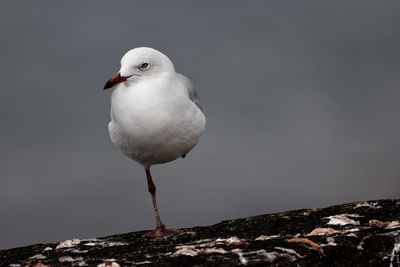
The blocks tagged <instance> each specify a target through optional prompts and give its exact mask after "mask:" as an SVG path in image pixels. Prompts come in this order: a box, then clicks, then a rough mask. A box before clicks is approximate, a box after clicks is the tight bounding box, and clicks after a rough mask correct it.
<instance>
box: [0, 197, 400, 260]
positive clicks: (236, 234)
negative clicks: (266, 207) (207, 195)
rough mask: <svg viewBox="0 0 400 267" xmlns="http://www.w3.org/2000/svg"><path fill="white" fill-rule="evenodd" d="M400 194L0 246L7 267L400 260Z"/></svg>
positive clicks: (0, 254)
mask: <svg viewBox="0 0 400 267" xmlns="http://www.w3.org/2000/svg"><path fill="white" fill-rule="evenodd" d="M398 220H400V200H377V201H367V202H358V203H351V204H344V205H339V206H333V207H329V208H323V209H304V210H297V211H288V212H282V213H276V214H267V215H260V216H255V217H249V218H243V219H236V220H228V221H223V222H221V223H218V224H215V225H212V226H207V227H194V228H188V229H182V232H181V233H179V234H176V235H173V236H169V237H164V238H158V239H152V238H148V237H143V234H144V233H145V232H134V233H128V234H121V235H114V236H108V237H102V238H94V239H83V240H79V239H71V240H66V241H63V242H60V243H57V244H37V245H33V246H28V247H22V248H14V249H8V250H3V251H0V262H1V264H0V266H13V267H17V266H35V267H39V266H42V267H43V266H101V267H102V266H110V267H111V266H112V267H118V266H237V265H247V266H388V267H389V266H393V267H400V224H399V222H398Z"/></svg>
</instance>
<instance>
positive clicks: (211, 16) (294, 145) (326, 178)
mask: <svg viewBox="0 0 400 267" xmlns="http://www.w3.org/2000/svg"><path fill="white" fill-rule="evenodd" d="M399 12H400V2H398V1H385V3H382V2H378V1H350V2H349V1H335V2H320V1H295V2H293V1H274V2H272V1H268V2H265V1H251V2H246V1H236V2H233V1H218V2H215V1H201V2H200V1H168V2H167V1H164V2H157V1H145V2H144V1H141V2H140V1H135V2H133V1H113V2H109V1H98V0H96V1H94V0H93V1H84V2H73V3H72V2H59V1H58V2H54V1H35V2H33V1H24V2H23V1H3V2H2V3H1V4H0V34H1V43H0V48H1V49H0V56H1V60H0V71H1V81H0V84H1V90H0V121H1V131H0V214H1V220H0V249H5V248H11V247H15V246H23V245H28V244H32V243H37V242H55V241H58V240H64V239H69V238H72V237H77V238H88V237H98V236H104V235H110V234H117V233H124V232H130V231H138V230H145V229H151V228H153V227H154V224H155V221H154V218H153V210H152V205H151V199H150V196H149V194H148V192H147V184H146V179H145V175H144V171H143V170H142V167H141V166H140V165H138V164H137V163H135V162H133V161H132V160H130V159H128V158H126V157H125V156H124V155H123V154H122V153H121V152H120V151H118V149H117V148H116V147H114V145H113V144H112V143H111V141H110V140H109V136H108V130H107V124H108V122H109V108H110V99H109V98H110V92H108V91H106V92H103V90H102V88H103V85H104V83H105V82H106V80H107V79H108V78H110V76H111V75H112V74H113V73H115V72H116V71H117V70H118V69H119V62H120V58H121V57H122V55H123V54H124V53H125V52H126V51H128V50H129V49H131V48H134V47H139V46H150V47H153V48H156V49H158V50H160V51H162V52H164V53H165V54H167V55H168V56H169V57H170V58H171V60H172V61H173V62H174V64H175V68H176V70H177V71H178V72H180V73H183V74H184V75H186V76H187V77H189V78H190V79H191V80H192V81H193V82H194V84H195V86H196V88H197V91H198V93H199V95H200V99H201V102H202V105H203V108H204V111H205V114H206V116H207V131H206V133H205V134H204V136H203V138H202V139H201V142H200V143H199V145H198V146H197V147H196V148H195V149H194V150H193V151H192V152H191V153H190V154H189V155H188V156H187V157H186V158H185V159H179V160H177V161H175V162H172V163H169V164H164V165H162V166H155V167H153V175H154V178H155V183H156V185H157V188H158V198H159V207H160V211H161V215H162V217H163V220H164V221H165V223H166V224H167V225H168V226H170V227H178V228H179V227H190V226H197V225H208V224H214V223H218V222H219V221H221V220H225V219H233V218H238V217H245V216H252V215H258V214H264V213H271V212H278V211H283V210H290V209H299V208H312V207H324V206H329V205H333V204H340V203H344V202H350V201H358V200H371V199H380V198H399V197H400V179H399V178H400V164H399V159H400V143H399V136H400V116H399V114H400V105H399V102H400V90H399V86H400V75H399V70H400V49H399V47H400V31H399V25H400V16H399V14H400V13H399ZM271 234H273V233H271Z"/></svg>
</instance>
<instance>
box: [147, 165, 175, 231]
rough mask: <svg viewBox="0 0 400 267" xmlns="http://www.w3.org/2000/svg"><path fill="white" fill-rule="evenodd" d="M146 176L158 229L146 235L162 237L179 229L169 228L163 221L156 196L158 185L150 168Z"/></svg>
mask: <svg viewBox="0 0 400 267" xmlns="http://www.w3.org/2000/svg"><path fill="white" fill-rule="evenodd" d="M146 177H147V186H148V189H149V193H150V195H151V199H152V201H153V208H154V215H155V217H156V229H154V230H153V231H151V232H149V233H146V234H145V236H149V237H161V236H164V235H170V234H175V233H177V232H178V230H175V229H168V228H166V227H165V225H164V224H163V223H162V221H161V217H160V212H159V211H158V207H157V198H156V186H155V185H154V182H153V178H152V177H151V173H150V170H149V169H146Z"/></svg>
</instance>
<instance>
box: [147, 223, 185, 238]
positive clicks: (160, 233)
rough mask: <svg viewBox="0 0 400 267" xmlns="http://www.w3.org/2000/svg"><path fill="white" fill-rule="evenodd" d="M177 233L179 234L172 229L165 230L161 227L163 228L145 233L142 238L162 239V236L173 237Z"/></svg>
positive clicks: (178, 231)
mask: <svg viewBox="0 0 400 267" xmlns="http://www.w3.org/2000/svg"><path fill="white" fill-rule="evenodd" d="M177 233H180V230H177V229H172V228H166V227H165V226H164V225H163V226H160V227H157V228H156V229H154V230H153V231H150V232H148V233H145V234H144V235H143V236H144V237H154V238H159V237H163V236H168V235H174V234H177Z"/></svg>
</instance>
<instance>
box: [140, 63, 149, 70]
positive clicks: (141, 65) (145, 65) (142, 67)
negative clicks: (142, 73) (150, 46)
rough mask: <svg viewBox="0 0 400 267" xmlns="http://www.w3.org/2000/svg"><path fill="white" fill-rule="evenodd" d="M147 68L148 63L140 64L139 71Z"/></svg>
mask: <svg viewBox="0 0 400 267" xmlns="http://www.w3.org/2000/svg"><path fill="white" fill-rule="evenodd" d="M148 67H149V64H148V63H142V64H140V65H139V70H145V69H147V68H148Z"/></svg>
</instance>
